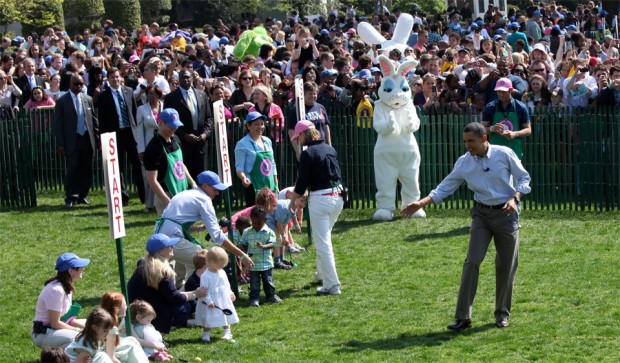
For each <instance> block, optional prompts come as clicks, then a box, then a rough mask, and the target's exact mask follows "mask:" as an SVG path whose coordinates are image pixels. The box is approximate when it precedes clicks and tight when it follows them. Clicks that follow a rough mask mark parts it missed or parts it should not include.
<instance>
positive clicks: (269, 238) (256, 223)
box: [240, 206, 282, 307]
mask: <svg viewBox="0 0 620 363" xmlns="http://www.w3.org/2000/svg"><path fill="white" fill-rule="evenodd" d="M250 219H251V220H252V227H251V228H246V230H245V231H244V232H243V235H242V236H241V243H240V245H241V246H247V248H248V252H247V253H248V255H249V256H250V257H251V258H252V261H254V267H252V268H250V306H252V307H258V306H259V296H260V284H261V281H262V283H263V290H264V291H265V297H266V300H267V302H270V303H274V304H275V303H279V302H281V301H282V299H280V298H279V297H278V295H276V287H275V286H274V284H273V266H274V265H273V258H272V257H271V250H272V249H274V248H276V247H277V243H276V235H275V233H273V231H272V230H271V229H269V227H267V226H266V222H267V214H266V213H265V210H263V209H262V208H260V207H258V206H254V207H252V211H251V212H250Z"/></svg>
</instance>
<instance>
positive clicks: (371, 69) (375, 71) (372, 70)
mask: <svg viewBox="0 0 620 363" xmlns="http://www.w3.org/2000/svg"><path fill="white" fill-rule="evenodd" d="M370 73H381V75H383V72H381V70H380V69H379V68H377V67H372V68H370Z"/></svg>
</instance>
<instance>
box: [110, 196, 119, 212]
mask: <svg viewBox="0 0 620 363" xmlns="http://www.w3.org/2000/svg"><path fill="white" fill-rule="evenodd" d="M112 202H113V203H114V205H113V206H112V207H113V208H114V214H117V213H120V212H121V198H119V197H118V196H114V199H113V200H112Z"/></svg>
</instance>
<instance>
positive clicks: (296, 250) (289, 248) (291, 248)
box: [286, 245, 300, 253]
mask: <svg viewBox="0 0 620 363" xmlns="http://www.w3.org/2000/svg"><path fill="white" fill-rule="evenodd" d="M286 249H287V251H288V252H290V253H299V251H300V250H299V248H297V247H295V245H288V246H286Z"/></svg>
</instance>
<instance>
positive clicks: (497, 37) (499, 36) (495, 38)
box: [493, 34, 504, 41]
mask: <svg viewBox="0 0 620 363" xmlns="http://www.w3.org/2000/svg"><path fill="white" fill-rule="evenodd" d="M502 39H504V38H502V36H501V35H499V34H496V35H495V36H494V37H493V40H495V41H498V40H502Z"/></svg>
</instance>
